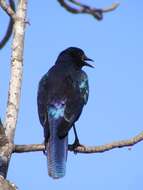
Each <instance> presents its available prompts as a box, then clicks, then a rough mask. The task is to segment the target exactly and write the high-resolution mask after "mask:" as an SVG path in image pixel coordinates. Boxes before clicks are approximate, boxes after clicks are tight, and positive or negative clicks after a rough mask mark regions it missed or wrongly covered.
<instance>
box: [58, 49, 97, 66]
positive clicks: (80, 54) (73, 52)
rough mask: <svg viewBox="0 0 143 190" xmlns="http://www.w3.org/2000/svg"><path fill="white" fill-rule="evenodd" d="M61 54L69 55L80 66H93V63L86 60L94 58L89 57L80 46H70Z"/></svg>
mask: <svg viewBox="0 0 143 190" xmlns="http://www.w3.org/2000/svg"><path fill="white" fill-rule="evenodd" d="M60 55H65V56H66V55H67V56H68V57H70V58H71V59H72V60H73V61H74V62H75V64H76V65H77V66H79V67H80V68H82V67H83V66H88V67H93V66H92V65H90V64H89V63H87V62H86V61H93V60H92V59H90V58H88V57H87V56H86V55H85V53H84V51H83V50H82V49H80V48H77V47H69V48H67V49H65V50H64V51H63V52H61V54H60Z"/></svg>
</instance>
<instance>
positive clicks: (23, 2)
mask: <svg viewBox="0 0 143 190" xmlns="http://www.w3.org/2000/svg"><path fill="white" fill-rule="evenodd" d="M26 9H27V0H20V1H19V4H18V8H17V12H16V17H17V18H18V19H16V20H15V24H14V38H13V43H12V59H11V79H10V84H9V92H8V102H7V112H6V118H5V123H4V127H5V130H6V131H5V132H6V136H7V137H8V139H9V141H10V142H13V139H14V134H15V129H16V123H17V118H18V111H19V100H20V92H21V85H22V74H23V49H24V34H25V20H26Z"/></svg>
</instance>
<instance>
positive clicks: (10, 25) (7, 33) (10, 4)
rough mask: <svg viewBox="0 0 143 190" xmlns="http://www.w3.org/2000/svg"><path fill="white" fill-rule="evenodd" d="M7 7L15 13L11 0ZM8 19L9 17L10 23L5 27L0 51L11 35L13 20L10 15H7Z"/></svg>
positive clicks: (0, 42)
mask: <svg viewBox="0 0 143 190" xmlns="http://www.w3.org/2000/svg"><path fill="white" fill-rule="evenodd" d="M0 6H2V4H0ZM9 7H10V8H11V9H12V10H13V11H14V12H15V3H14V1H13V0H9ZM8 15H9V14H8ZM9 17H10V21H9V24H8V27H7V31H6V33H5V36H4V37H3V39H2V40H1V41H0V49H2V48H3V47H4V46H5V44H6V43H7V42H8V40H9V39H10V37H11V35H12V31H13V25H14V20H13V18H12V17H11V15H9Z"/></svg>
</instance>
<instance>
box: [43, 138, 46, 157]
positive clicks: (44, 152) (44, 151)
mask: <svg viewBox="0 0 143 190" xmlns="http://www.w3.org/2000/svg"><path fill="white" fill-rule="evenodd" d="M44 145H45V148H44V150H43V154H44V155H45V156H47V150H46V141H44Z"/></svg>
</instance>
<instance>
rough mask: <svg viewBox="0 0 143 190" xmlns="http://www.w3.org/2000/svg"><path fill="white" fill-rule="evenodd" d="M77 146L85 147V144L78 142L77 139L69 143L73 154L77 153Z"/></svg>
mask: <svg viewBox="0 0 143 190" xmlns="http://www.w3.org/2000/svg"><path fill="white" fill-rule="evenodd" d="M79 146H80V147H83V148H85V146H84V145H83V144H80V142H79V140H78V139H75V141H74V143H73V144H72V145H71V148H72V150H73V151H74V153H75V154H77V151H76V148H77V147H79Z"/></svg>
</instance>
